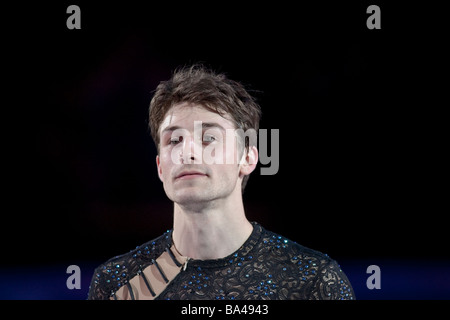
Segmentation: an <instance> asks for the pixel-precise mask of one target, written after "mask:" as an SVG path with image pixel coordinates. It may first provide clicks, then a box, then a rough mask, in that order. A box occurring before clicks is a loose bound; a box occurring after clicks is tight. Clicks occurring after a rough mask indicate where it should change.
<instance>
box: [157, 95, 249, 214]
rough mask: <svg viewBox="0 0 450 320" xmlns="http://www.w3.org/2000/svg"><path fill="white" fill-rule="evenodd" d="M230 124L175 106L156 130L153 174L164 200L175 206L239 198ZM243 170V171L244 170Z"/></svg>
mask: <svg viewBox="0 0 450 320" xmlns="http://www.w3.org/2000/svg"><path fill="white" fill-rule="evenodd" d="M234 129H235V127H234V125H233V122H232V121H230V120H229V119H226V118H224V117H222V116H220V115H219V114H217V113H214V112H211V111H208V110H206V109H204V108H202V107H201V106H199V105H192V104H187V103H180V104H176V105H174V106H173V107H172V108H171V109H170V110H169V112H168V113H167V115H166V117H165V118H164V120H163V121H162V123H161V126H160V148H159V155H158V156H157V158H156V161H157V166H158V174H159V177H160V179H161V181H162V182H163V185H164V190H165V192H166V194H167V196H168V197H169V198H170V199H171V200H172V201H174V202H175V203H178V204H180V205H189V204H200V203H203V202H208V201H212V200H216V199H221V198H226V197H228V196H229V195H230V194H232V193H234V192H238V193H239V195H240V194H241V182H242V177H243V174H249V173H250V172H251V171H250V172H248V173H247V167H246V165H245V164H244V165H243V164H240V163H239V160H236V159H237V158H238V154H239V155H241V154H242V153H241V152H238V144H237V140H236V139H235V137H234ZM243 168H244V169H243Z"/></svg>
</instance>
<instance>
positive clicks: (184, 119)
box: [160, 102, 235, 131]
mask: <svg viewBox="0 0 450 320" xmlns="http://www.w3.org/2000/svg"><path fill="white" fill-rule="evenodd" d="M195 121H202V122H211V123H217V124H219V125H221V126H222V127H224V128H230V129H235V126H234V124H233V121H232V120H231V117H229V116H228V115H220V114H218V113H216V112H212V111H210V110H207V109H205V108H204V107H203V106H201V105H198V104H190V103H187V102H183V103H178V104H175V105H174V106H173V107H172V108H170V109H169V111H168V112H167V113H166V115H165V117H164V119H163V121H162V122H161V126H160V130H161V131H163V130H164V129H166V128H168V127H172V126H177V127H181V128H186V129H190V128H194V122H195Z"/></svg>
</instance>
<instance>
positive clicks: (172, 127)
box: [161, 122, 226, 134]
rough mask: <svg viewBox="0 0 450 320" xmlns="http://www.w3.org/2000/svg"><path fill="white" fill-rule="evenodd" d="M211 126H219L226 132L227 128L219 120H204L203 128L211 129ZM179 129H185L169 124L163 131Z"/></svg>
mask: <svg viewBox="0 0 450 320" xmlns="http://www.w3.org/2000/svg"><path fill="white" fill-rule="evenodd" d="M209 128H218V129H220V130H222V131H224V132H225V131H226V129H225V128H224V127H223V126H222V125H220V124H218V123H217V122H202V130H204V129H209ZM178 129H183V127H180V126H177V125H173V126H168V127H166V128H164V129H163V130H162V131H161V133H162V134H164V133H165V132H172V131H175V130H178Z"/></svg>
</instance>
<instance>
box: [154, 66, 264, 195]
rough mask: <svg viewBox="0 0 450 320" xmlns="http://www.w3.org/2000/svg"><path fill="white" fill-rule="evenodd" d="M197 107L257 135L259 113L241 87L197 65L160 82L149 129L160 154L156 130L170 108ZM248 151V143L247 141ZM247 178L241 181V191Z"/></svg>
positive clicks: (259, 110) (252, 99)
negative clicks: (187, 105)
mask: <svg viewBox="0 0 450 320" xmlns="http://www.w3.org/2000/svg"><path fill="white" fill-rule="evenodd" d="M182 102H189V103H193V104H199V105H201V106H202V107H203V108H205V109H206V110H209V111H212V112H215V113H217V114H220V115H222V116H224V115H228V116H230V117H231V120H232V121H233V122H234V124H235V125H236V129H238V128H239V129H242V130H243V131H244V132H246V131H247V130H248V129H254V130H256V131H258V129H259V120H260V118H261V109H260V107H259V105H258V103H256V100H255V98H253V97H252V96H251V95H250V94H249V93H248V92H247V90H246V89H245V88H244V86H243V85H242V84H240V83H239V82H237V81H234V80H231V79H228V78H227V77H226V76H225V74H218V73H215V72H214V71H212V70H211V69H208V68H206V67H204V66H203V65H200V64H194V65H192V66H190V67H182V68H180V69H177V70H175V72H174V73H173V75H172V77H171V78H170V79H169V80H168V81H162V82H161V83H160V84H159V85H158V87H157V88H156V90H155V94H154V96H153V98H152V100H151V102H150V108H149V127H150V133H151V135H152V138H153V141H154V142H155V144H156V148H157V150H158V153H159V143H160V137H159V128H160V125H161V122H162V121H163V119H164V117H165V116H166V114H167V112H168V111H169V110H170V108H171V107H172V106H173V105H175V104H178V103H182ZM245 147H246V148H248V141H246V146H245ZM248 177H249V176H246V177H244V180H243V183H242V189H244V187H245V184H246V181H247V179H248Z"/></svg>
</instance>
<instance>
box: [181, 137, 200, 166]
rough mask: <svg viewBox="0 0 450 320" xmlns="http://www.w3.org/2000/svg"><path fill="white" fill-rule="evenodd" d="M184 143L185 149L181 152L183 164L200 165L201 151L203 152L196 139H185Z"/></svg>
mask: <svg viewBox="0 0 450 320" xmlns="http://www.w3.org/2000/svg"><path fill="white" fill-rule="evenodd" d="M182 143H183V147H182V149H181V152H180V159H181V162H182V163H184V164H193V163H199V160H200V156H199V151H200V150H201V146H198V144H197V143H196V142H195V139H194V137H193V136H191V137H188V138H186V139H183V141H182Z"/></svg>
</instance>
